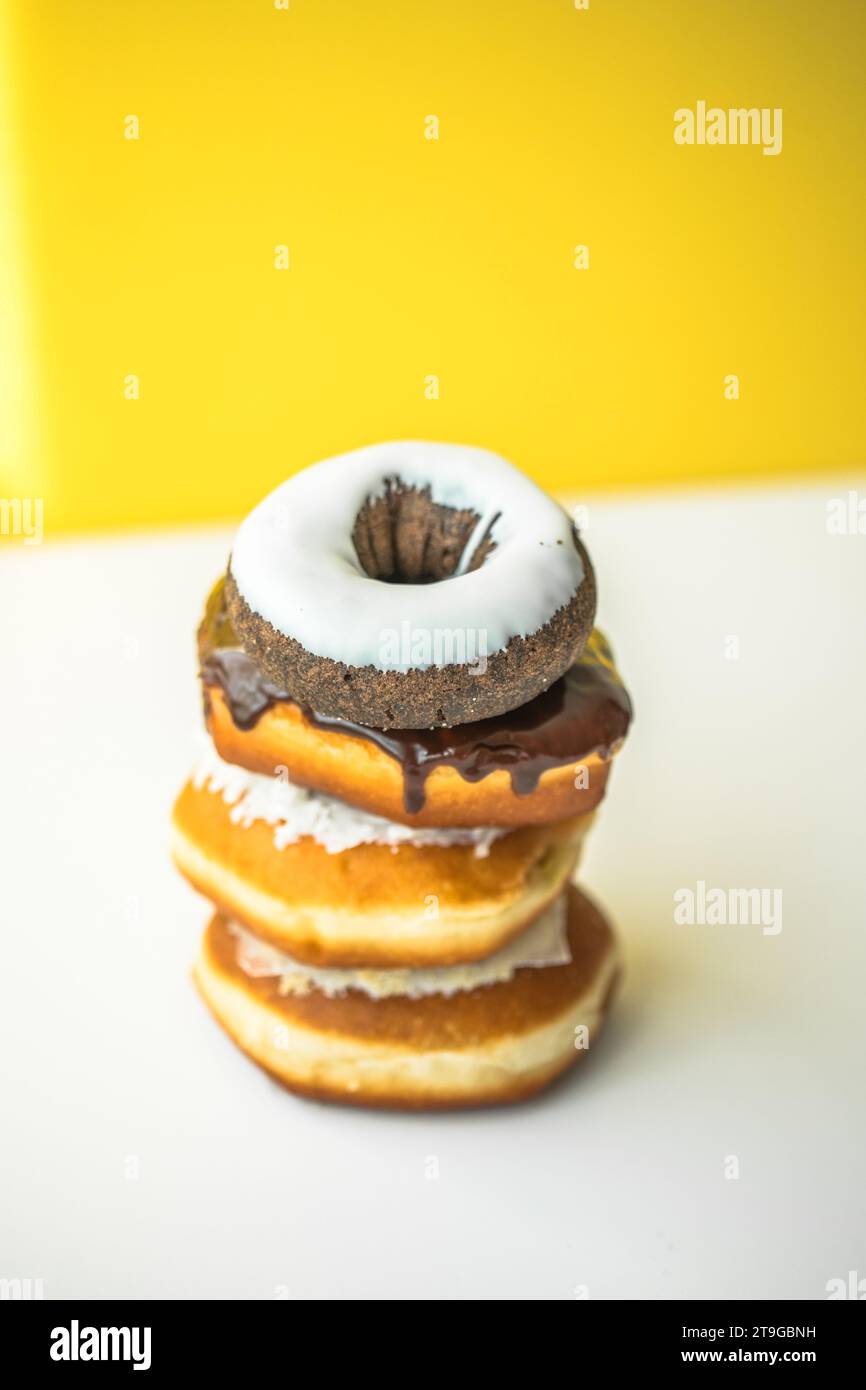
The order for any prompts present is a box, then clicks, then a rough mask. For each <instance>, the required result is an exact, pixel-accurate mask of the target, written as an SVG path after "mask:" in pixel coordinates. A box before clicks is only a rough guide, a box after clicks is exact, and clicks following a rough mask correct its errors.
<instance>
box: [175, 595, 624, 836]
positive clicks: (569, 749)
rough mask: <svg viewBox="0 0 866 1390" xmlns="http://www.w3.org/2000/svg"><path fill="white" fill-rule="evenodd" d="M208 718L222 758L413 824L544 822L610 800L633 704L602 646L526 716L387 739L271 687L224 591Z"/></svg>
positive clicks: (214, 618) (205, 636) (206, 646)
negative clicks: (241, 642) (242, 642)
mask: <svg viewBox="0 0 866 1390" xmlns="http://www.w3.org/2000/svg"><path fill="white" fill-rule="evenodd" d="M198 643H199V659H200V663H201V670H202V680H203V687H204V703H205V719H206V723H207V727H208V730H209V732H210V734H211V737H212V739H213V741H214V744H215V745H216V747H217V749H218V751H219V753H220V754H221V756H222V757H223V758H225V759H226V760H227V761H229V762H233V763H239V764H240V765H241V766H243V767H247V768H249V769H251V770H252V771H254V772H261V773H266V774H273V772H274V770H275V769H277V768H285V769H286V771H287V773H288V776H289V777H290V778H291V779H292V781H294V782H297V783H299V784H300V785H302V786H308V787H313V788H315V789H317V790H319V791H323V792H327V793H328V794H330V795H331V796H338V797H340V798H342V799H343V800H344V801H348V802H350V803H351V804H352V805H355V806H360V807H362V808H363V809H364V810H366V811H370V812H373V813H374V814H376V815H379V816H384V817H386V818H388V819H389V820H396V821H401V822H403V823H404V824H406V825H417V826H473V825H488V826H512V825H539V824H546V823H549V822H552V821H557V820H562V819H564V818H566V817H570V816H580V815H585V814H587V813H588V812H590V811H592V810H594V809H595V807H596V806H597V805H598V804H599V802H600V801H601V799H602V797H603V796H604V792H605V787H606V784H607V779H608V775H609V772H610V766H611V759H612V757H613V755H614V754H615V753H616V752H617V751H618V749H619V747H620V746H621V744H622V741H623V739H624V737H625V734H626V731H627V729H628V727H629V722H630V719H631V703H630V701H629V697H628V694H627V693H626V691H625V688H624V686H623V684H622V681H621V680H620V678H619V675H618V674H617V671H616V668H615V667H614V664H613V659H612V656H611V654H610V649H609V647H608V645H607V643H606V641H605V639H604V637H603V636H602V635H601V633H599V632H598V631H595V632H593V634H592V635H591V637H590V639H589V642H588V643H587V647H586V650H585V651H584V653H583V655H582V657H581V659H580V661H579V662H578V663H577V664H576V665H575V666H574V667H573V668H571V670H570V671H569V672H567V673H566V675H565V676H564V677H563V678H562V679H561V680H559V681H557V682H556V683H555V684H554V685H553V686H551V688H550V689H549V690H548V691H546V692H545V693H544V694H543V695H541V696H539V697H538V698H537V699H536V700H534V701H532V702H530V704H528V705H525V706H523V707H522V708H521V709H520V710H516V711H513V712H512V713H511V714H509V715H505V716H501V717H499V718H497V719H490V720H484V721H481V722H478V723H475V724H468V725H463V726H460V727H459V728H456V729H452V730H430V731H424V730H412V731H395V730H390V731H385V732H382V731H379V730H375V729H366V728H362V727H361V726H358V725H352V724H349V723H346V722H345V721H340V720H327V719H324V718H323V717H322V716H320V715H318V714H316V713H315V712H314V711H312V710H309V709H306V708H305V707H304V706H302V705H300V704H298V703H296V702H295V701H293V700H290V699H289V698H288V697H287V696H285V694H283V693H282V692H281V691H280V690H278V689H277V688H276V687H275V686H273V685H271V684H270V683H269V682H268V681H267V679H266V678H265V677H264V675H263V674H262V672H261V671H260V669H259V668H258V666H257V664H256V662H255V661H254V660H253V658H252V657H251V656H249V655H248V654H247V653H245V652H244V651H243V650H242V649H241V648H240V647H239V646H238V642H237V637H236V635H235V633H234V630H233V629H232V626H231V623H230V621H229V619H228V615H227V612H226V607H225V594H224V586H223V582H222V581H220V582H219V583H218V584H217V585H216V587H215V589H214V590H213V592H212V593H211V595H210V598H209V600H208V604H207V608H206V611H205V616H204V619H203V621H202V624H201V627H200V629H199V635H198Z"/></svg>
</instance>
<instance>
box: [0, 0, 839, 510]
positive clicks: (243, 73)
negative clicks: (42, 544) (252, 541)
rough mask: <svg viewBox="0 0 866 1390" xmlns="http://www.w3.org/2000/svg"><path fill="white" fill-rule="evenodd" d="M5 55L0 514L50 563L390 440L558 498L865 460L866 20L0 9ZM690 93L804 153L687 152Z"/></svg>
mask: <svg viewBox="0 0 866 1390" xmlns="http://www.w3.org/2000/svg"><path fill="white" fill-rule="evenodd" d="M4 29H5V33H4V38H5V43H4V73H3V76H4V78H5V81H4V83H3V86H4V91H5V96H4V98H3V103H4V109H3V117H4V126H5V134H4V141H3V145H2V148H0V161H2V162H0V175H2V180H0V181H2V190H0V191H2V195H3V202H4V207H6V209H7V211H11V216H10V217H7V219H6V221H5V225H4V229H3V237H2V243H0V253H2V270H0V288H2V300H3V309H4V319H5V322H6V328H5V330H4V336H3V356H2V371H3V381H2V406H3V418H4V428H3V454H2V477H0V495H3V496H10V495H24V496H34V495H39V496H43V497H44V498H45V527H46V532H47V533H48V534H50V533H51V532H52V531H57V530H60V529H64V528H70V527H87V526H103V525H118V524H123V525H126V524H138V523H151V522H165V521H169V522H174V521H181V520H186V519H193V518H208V517H223V516H228V515H232V514H237V513H240V512H242V511H244V510H245V509H247V508H248V507H249V506H250V505H251V504H252V503H253V502H254V501H256V500H257V499H258V497H259V496H260V495H261V494H262V493H263V492H264V491H265V490H266V489H268V488H269V487H271V486H272V485H274V484H275V483H276V482H278V481H279V480H280V479H281V478H282V477H284V476H285V475H286V474H287V473H289V472H291V471H293V470H294V469H296V468H298V467H301V466H303V465H304V464H307V463H309V462H312V461H313V460H315V459H317V458H321V457H323V456H325V455H328V454H331V453H334V452H337V451H340V450H344V449H347V448H352V447H355V446H357V445H360V444H364V443H369V442H372V441H374V440H377V439H382V438H395V437H404V436H410V437H411V436H415V437H428V438H434V439H455V440H460V441H465V442H470V443H475V444H483V445H486V446H488V447H491V448H494V449H497V450H500V451H501V452H503V453H505V454H507V455H508V456H509V457H511V458H513V459H514V460H515V462H517V463H519V464H520V465H521V466H522V467H524V468H525V469H527V471H529V472H530V473H532V474H533V475H534V476H535V477H536V478H537V479H538V481H540V482H541V483H542V484H544V485H546V486H548V487H551V488H560V489H568V490H569V491H570V492H572V493H573V492H575V491H577V492H579V491H580V490H581V489H582V488H583V487H584V486H586V487H597V486H604V487H611V486H618V485H620V484H635V483H637V484H646V483H655V482H659V481H665V480H677V479H694V478H712V477H718V476H722V475H727V476H732V475H737V476H742V475H761V476H765V475H767V474H774V473H781V472H786V473H794V472H802V471H806V470H809V471H813V470H821V469H828V470H829V469H832V470H841V469H846V468H849V467H852V466H856V465H858V464H862V461H863V457H864V412H863V403H862V368H863V355H864V354H863V328H864V303H866V286H864V275H863V247H864V225H866V219H864V211H866V207H864V201H866V200H864V186H866V185H864V159H863V149H864V143H866V97H864V83H863V63H864V52H866V43H864V39H866V4H863V3H862V0H847V2H846V0H821V3H818V0H763V2H762V0H726V3H724V4H721V3H710V2H709V0H707V3H701V2H700V0H619V3H615V2H614V0H591V3H590V8H589V10H588V11H587V12H581V11H577V10H575V8H574V4H573V0H472V3H470V0H426V2H424V3H422V0H390V3H385V0H365V2H364V3H362V2H361V0H291V3H290V8H289V9H288V11H287V12H284V11H281V10H277V9H276V8H275V7H274V4H273V0H246V3H241V2H240V0H235V3H230V0H206V2H205V0H199V3H192V2H191V0H185V3H180V2H179V0H173V3H170V2H169V0H161V2H159V0H150V3H148V2H147V0H137V2H136V3H132V2H131V0H104V2H103V3H99V2H97V0H89V2H88V0H84V2H83V3H81V4H77V5H72V4H69V3H60V0H57V3H50V2H47V0H38V2H37V0H28V2H27V3H25V0H17V3H16V2H15V0H12V2H11V3H10V4H8V6H7V9H6V13H5V17H4ZM699 99H704V100H706V101H707V102H708V103H709V104H710V105H719V106H723V107H728V106H757V107H765V106H767V107H782V108H783V110H784V126H783V136H784V146H783V150H782V153H781V154H780V155H779V156H778V157H777V158H768V157H765V156H764V155H763V154H762V152H761V150H760V149H759V148H731V147H724V148H706V147H705V148H698V147H693V148H683V147H679V146H677V145H675V144H674V141H673V113H674V111H675V110H676V109H677V108H678V107H682V106H691V107H694V105H695V103H696V102H697V101H698V100H699ZM129 114H135V115H137V116H138V118H139V120H140V132H141V133H140V139H139V140H138V141H130V140H127V139H124V135H123V131H124V117H125V116H127V115H129ZM431 114H435V115H436V116H438V118H439V121H440V139H439V140H438V141H430V140H426V139H425V138H424V121H425V117H426V116H428V115H431ZM10 132H11V133H10ZM281 243H285V244H287V245H288V247H289V255H290V268H289V269H288V270H287V271H279V270H276V269H275V268H274V248H275V246H277V245H278V244H281ZM578 243H585V244H586V245H588V247H589V250H590V268H589V269H588V270H587V271H578V270H575V269H574V267H573V253H574V247H575V245H576V244H578ZM728 373H736V374H737V375H738V376H739V377H740V382H741V399H740V400H739V401H727V400H725V398H724V395H723V387H724V377H725V375H726V374H728ZM128 374H136V375H138V377H139V378H140V390H141V397H140V399H139V400H138V401H130V400H126V399H124V394H123V388H124V378H125V377H126V376H127V375H128ZM431 374H435V375H438V377H439V379H440V393H441V394H440V399H439V400H428V399H426V398H425V395H424V382H425V377H427V376H428V375H431Z"/></svg>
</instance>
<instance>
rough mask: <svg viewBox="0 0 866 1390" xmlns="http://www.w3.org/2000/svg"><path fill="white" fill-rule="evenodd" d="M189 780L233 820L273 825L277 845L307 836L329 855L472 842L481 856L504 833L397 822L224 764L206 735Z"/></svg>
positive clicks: (304, 788) (231, 764) (273, 778)
mask: <svg viewBox="0 0 866 1390" xmlns="http://www.w3.org/2000/svg"><path fill="white" fill-rule="evenodd" d="M192 781H193V785H194V786H195V787H197V788H199V789H201V788H203V787H207V788H208V789H209V790H211V791H213V792H221V793H222V797H223V800H224V801H225V802H226V804H227V805H228V806H230V807H231V812H230V815H231V818H232V820H233V821H234V822H235V824H236V825H244V826H246V825H252V824H253V822H254V821H257V820H263V821H266V822H267V823H268V825H272V826H273V827H274V844H275V845H276V847H277V849H283V848H284V847H285V846H286V845H294V844H297V842H298V840H300V839H302V838H303V837H304V836H305V835H308V836H310V837H311V838H312V839H314V840H316V841H317V843H318V844H320V845H322V846H323V847H324V849H326V850H327V852H328V854H340V853H341V852H342V851H343V850H346V849H354V847H355V846H356V845H390V846H391V848H392V849H395V850H396V849H398V848H399V846H400V845H444V846H450V845H473V846H474V848H475V853H476V855H477V856H478V858H479V859H483V858H485V857H486V856H487V855H488V854H489V853H490V846H491V845H492V844H493V841H494V840H497V839H499V837H500V835H505V834H507V831H506V830H500V829H496V828H494V827H492V826H478V827H473V828H472V829H453V830H435V829H423V828H420V827H413V826H410V825H399V824H398V823H397V822H396V821H390V820H385V819H384V817H382V816H374V815H371V814H369V813H368V812H367V811H361V810H359V809H358V808H357V807H355V806H349V805H348V804H347V803H346V802H345V801H338V800H337V798H336V797H334V796H325V795H324V794H323V793H321V792H315V791H310V790H308V789H307V788H306V787H298V786H295V785H294V784H293V783H292V782H288V781H286V780H284V778H282V777H280V776H277V775H275V776H273V777H265V776H262V774H261V773H258V772H249V771H248V770H247V769H246V768H245V767H238V766H237V764H235V763H227V762H225V761H224V760H223V759H222V758H221V757H220V756H219V754H218V753H217V751H216V749H215V748H214V746H213V744H212V743H211V741H210V739H207V740H206V741H205V742H204V743H203V747H202V752H201V756H200V758H199V760H198V762H197V764H196V768H195V771H194V772H193V775H192Z"/></svg>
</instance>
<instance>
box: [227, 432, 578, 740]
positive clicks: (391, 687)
mask: <svg viewBox="0 0 866 1390" xmlns="http://www.w3.org/2000/svg"><path fill="white" fill-rule="evenodd" d="M431 479H432V480H435V481H432V482H431ZM226 600H227V605H228V611H229V615H230V618H231V621H232V625H233V627H234V629H235V631H236V632H237V634H238V636H239V638H240V640H241V642H242V644H243V646H244V649H245V650H246V651H247V653H248V654H249V655H250V656H251V657H253V658H254V659H255V660H256V662H257V663H258V665H259V666H260V668H261V670H262V671H263V672H264V674H265V675H266V677H267V678H268V679H270V680H271V681H273V682H274V684H275V685H277V686H279V688H280V689H281V690H282V691H284V692H286V693H287V694H288V695H289V696H290V697H291V698H292V699H294V700H297V701H298V702H299V703H301V704H304V705H308V706H309V707H311V708H313V709H315V710H317V711H318V712H319V713H320V714H321V715H325V716H329V717H332V718H339V719H345V720H351V721H353V722H356V723H358V724H363V725H368V726H373V727H377V728H380V729H387V728H401V729H413V728H414V729H421V728H435V727H443V726H452V725H455V724H465V723H469V722H472V721H476V720H479V719H487V718H492V717H494V716H496V715H498V714H502V713H505V712H506V711H508V710H512V709H516V708H517V707H519V706H520V705H523V704H525V703H527V702H528V701H529V700H531V699H533V698H534V697H535V696H536V695H538V694H539V693H540V692H541V691H543V690H545V689H547V687H548V686H549V685H551V684H552V683H553V682H554V681H556V680H557V679H558V678H559V677H560V676H561V675H562V674H563V672H565V671H566V670H567V669H568V668H569V667H570V666H571V665H572V664H573V663H574V662H575V660H576V659H577V658H578V657H579V655H580V653H581V651H582V650H583V647H584V645H585V643H586V641H587V638H588V637H589V634H590V632H591V631H592V627H593V621H594V617H595V606H596V586H595V575H594V573H593V569H592V565H591V563H590V560H589V556H588V555H587V552H586V550H585V548H584V546H583V544H582V543H581V541H580V539H579V537H578V535H577V533H576V531H575V529H574V527H573V525H572V523H571V520H570V518H569V517H568V516H567V514H566V513H565V512H564V511H563V510H562V508H560V507H559V506H558V505H557V504H556V503H554V502H553V501H551V499H549V498H548V497H546V496H545V495H544V494H543V493H542V492H540V491H539V489H538V488H536V487H535V486H534V484H532V483H531V482H530V481H529V480H528V479H527V478H525V477H524V476H523V475H522V474H521V473H519V472H518V471H517V470H516V469H514V468H513V467H512V466H511V465H510V464H508V463H507V462H506V461H505V460H504V459H500V458H498V457H497V456H496V455H493V454H488V453H486V451H483V450H474V449H462V448H456V447H454V446H448V445H430V444H427V445H419V444H402V445H382V446H377V447H375V448H372V449H362V450H358V451H357V452H356V453H354V454H349V455H344V456H343V457H341V458H336V459H329V460H326V461H325V462H324V463H321V464H318V465H316V466H315V467H313V468H310V469H306V470H305V471H304V472H303V473H301V474H298V475H296V476H295V477H294V478H291V479H289V481H288V482H287V483H284V484H283V485H282V487H280V488H278V489H277V490H276V492H274V493H272V494H271V496H270V497H268V498H266V499H265V501H264V502H262V503H261V504H260V505H259V507H257V508H256V509H255V510H254V511H253V512H252V513H251V514H250V516H249V517H248V518H247V520H246V521H245V522H244V523H243V525H242V526H241V528H240V531H239V533H238V537H237V540H236V543H235V547H234V551H233V554H232V561H231V565H230V568H229V573H228V575H227V577H226Z"/></svg>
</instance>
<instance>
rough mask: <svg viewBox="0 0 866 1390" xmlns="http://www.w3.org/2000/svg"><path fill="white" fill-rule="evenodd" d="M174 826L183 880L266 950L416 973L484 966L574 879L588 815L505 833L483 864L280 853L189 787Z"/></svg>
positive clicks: (435, 857)
mask: <svg viewBox="0 0 866 1390" xmlns="http://www.w3.org/2000/svg"><path fill="white" fill-rule="evenodd" d="M172 819H173V826H172V829H173V834H172V853H173V856H174V859H175V862H176V864H177V866H178V868H179V869H180V870H181V872H182V873H183V874H184V875H185V876H186V878H187V879H188V880H189V881H190V882H191V883H192V885H193V886H194V887H195V888H197V889H198V890H199V891H200V892H201V893H203V894H204V895H205V896H206V897H208V898H209V899H210V900H211V901H212V902H213V903H215V904H216V906H217V907H218V908H220V909H221V910H222V911H223V912H225V913H226V914H227V915H228V916H231V917H233V918H235V919H237V920H238V921H239V922H241V923H242V924H243V925H244V926H247V927H249V928H250V930H252V931H254V932H256V933H257V934H258V935H259V936H261V937H262V938H264V939H265V940H266V941H269V942H272V943H273V944H274V945H275V946H278V947H280V948H282V949H283V950H286V951H288V952H290V954H292V955H293V956H295V957H296V958H297V959H298V960H301V961H307V962H309V963H310V964H312V965H329V966H375V965H380V966H388V967H398V966H410V967H413V966H414V967H420V966H425V965H426V966H430V965H453V964H457V963H458V962H461V961H475V960H480V959H482V958H483V957H485V956H488V955H491V954H492V953H493V952H494V951H496V950H498V949H499V948H500V947H501V946H502V945H503V944H504V943H505V942H506V941H508V940H510V939H511V938H512V937H513V936H515V935H516V934H517V933H518V932H520V931H521V930H522V929H523V928H524V927H525V926H527V925H528V923H529V922H531V921H532V920H533V919H534V918H535V917H537V916H538V914H539V913H540V912H541V911H542V910H543V909H544V908H545V907H546V906H547V905H548V904H549V903H550V902H551V901H552V900H553V899H554V898H555V897H556V896H557V894H558V893H559V892H560V891H561V890H562V888H563V885H564V884H565V883H566V881H567V880H568V879H569V877H570V876H571V874H572V873H573V872H574V870H575V867H576V865H577V860H578V857H579V854H580V849H581V845H582V841H583V837H584V835H585V833H586V830H587V828H588V825H589V821H590V819H591V818H590V817H582V818H579V819H576V820H574V819H572V820H569V821H562V822H559V823H558V824H556V825H550V826H528V827H525V828H523V829H519V830H512V831H509V832H507V833H505V834H503V835H501V836H500V837H498V838H497V839H495V840H494V841H493V843H492V844H491V845H490V847H489V853H487V854H486V855H485V856H483V857H482V856H479V855H478V854H477V853H476V852H475V849H474V848H473V846H472V845H468V844H454V845H450V846H447V847H446V846H441V845H424V846H416V845H412V844H401V845H399V846H397V847H394V846H391V845H388V844H358V845H356V846H355V847H354V848H351V849H346V850H343V851H342V852H341V853H328V851H327V850H326V849H325V848H324V847H323V846H322V845H321V844H319V843H317V842H316V840H314V839H312V838H310V837H309V836H304V837H303V838H300V839H298V840H297V842H296V843H293V844H287V845H285V846H284V847H283V848H280V849H278V848H277V847H276V845H275V841H274V826H273V825H272V824H268V823H267V822H266V821H264V820H254V821H253V822H252V823H251V824H247V825H244V824H239V823H238V822H237V821H236V820H234V819H232V808H231V806H229V805H228V804H227V803H226V801H225V800H224V798H223V796H222V795H221V794H220V792H218V791H214V790H212V789H210V787H209V786H207V785H206V786H201V787H197V786H195V785H194V783H193V782H192V781H190V782H188V783H187V784H186V786H185V787H184V789H183V791H182V792H181V794H180V796H179V797H178V800H177V802H176V804H175V808H174V814H173V818H172Z"/></svg>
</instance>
